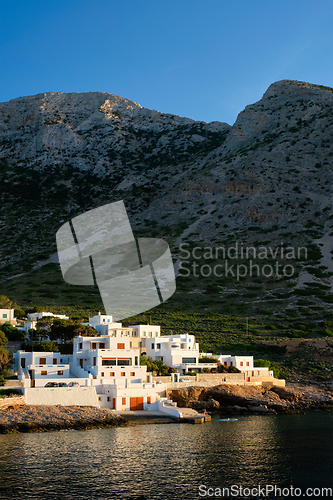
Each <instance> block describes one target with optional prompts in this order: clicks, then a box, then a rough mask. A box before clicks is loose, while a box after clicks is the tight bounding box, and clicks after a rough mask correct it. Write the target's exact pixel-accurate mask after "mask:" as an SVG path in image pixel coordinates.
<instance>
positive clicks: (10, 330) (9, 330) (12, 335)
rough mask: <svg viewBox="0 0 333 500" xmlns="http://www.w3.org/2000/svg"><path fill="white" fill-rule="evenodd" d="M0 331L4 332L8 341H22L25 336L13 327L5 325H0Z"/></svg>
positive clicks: (21, 331) (24, 333) (23, 332)
mask: <svg viewBox="0 0 333 500" xmlns="http://www.w3.org/2000/svg"><path fill="white" fill-rule="evenodd" d="M0 330H1V331H2V332H4V334H5V336H6V337H7V339H8V340H10V341H19V340H24V339H25V337H26V335H27V333H26V332H25V331H24V330H19V329H18V328H16V327H15V326H12V325H8V324H6V323H4V324H3V325H0Z"/></svg>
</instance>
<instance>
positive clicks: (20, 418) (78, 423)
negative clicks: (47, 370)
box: [0, 404, 128, 434]
mask: <svg viewBox="0 0 333 500" xmlns="http://www.w3.org/2000/svg"><path fill="white" fill-rule="evenodd" d="M124 425H128V421H127V419H126V418H124V417H122V416H120V415H113V414H112V413H110V412H108V411H107V410H103V409H100V408H94V407H86V406H29V405H25V404H20V405H12V406H7V407H4V408H2V409H0V434H8V433H15V432H46V431H59V430H63V429H75V430H87V429H94V428H106V427H118V426H124Z"/></svg>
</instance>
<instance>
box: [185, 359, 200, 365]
mask: <svg viewBox="0 0 333 500" xmlns="http://www.w3.org/2000/svg"><path fill="white" fill-rule="evenodd" d="M196 362H197V360H196V359H195V358H182V363H194V364H195V363H196Z"/></svg>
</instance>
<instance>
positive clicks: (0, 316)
mask: <svg viewBox="0 0 333 500" xmlns="http://www.w3.org/2000/svg"><path fill="white" fill-rule="evenodd" d="M0 323H1V324H3V323H7V324H9V325H16V318H15V314H14V309H0Z"/></svg>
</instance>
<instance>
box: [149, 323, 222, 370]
mask: <svg viewBox="0 0 333 500" xmlns="http://www.w3.org/2000/svg"><path fill="white" fill-rule="evenodd" d="M140 326H141V325H140ZM158 328H160V327H158ZM142 341H143V347H144V348H146V354H147V356H151V358H152V359H154V360H162V361H163V362H164V363H165V364H166V365H168V366H171V367H173V368H175V369H176V370H177V371H178V372H179V373H186V372H201V371H203V370H204V369H205V368H211V369H214V368H216V367H217V364H216V363H200V362H199V357H200V355H199V344H198V343H197V342H196V341H195V337H194V335H189V334H188V333H185V334H179V335H163V336H156V337H152V338H150V337H148V338H147V337H143V338H142Z"/></svg>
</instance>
